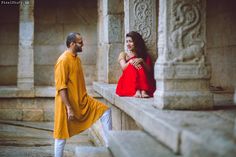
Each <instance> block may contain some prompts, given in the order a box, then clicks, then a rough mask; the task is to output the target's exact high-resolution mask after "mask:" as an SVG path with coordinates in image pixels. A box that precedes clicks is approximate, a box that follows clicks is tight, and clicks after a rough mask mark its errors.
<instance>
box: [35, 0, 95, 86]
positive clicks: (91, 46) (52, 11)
mask: <svg viewBox="0 0 236 157" xmlns="http://www.w3.org/2000/svg"><path fill="white" fill-rule="evenodd" d="M34 20H35V45H34V62H35V65H34V70H35V77H34V78H35V85H36V86H39V85H40V86H41V85H47V86H48V85H49V86H52V85H53V84H54V72H53V70H54V69H53V68H54V64H55V62H56V59H57V58H58V57H59V55H60V54H61V53H62V52H63V51H64V50H65V49H66V45H65V38H66V36H67V34H68V33H69V32H79V33H81V35H82V36H83V40H84V48H83V53H82V54H80V55H79V56H80V57H81V59H82V63H83V68H84V74H85V77H86V79H85V81H86V83H87V84H91V83H92V81H93V80H95V79H96V72H95V71H96V51H97V2H96V1H82V0H79V1H75V0H70V1H66V0H60V1H56V0H51V1H47V0H35V19H34Z"/></svg>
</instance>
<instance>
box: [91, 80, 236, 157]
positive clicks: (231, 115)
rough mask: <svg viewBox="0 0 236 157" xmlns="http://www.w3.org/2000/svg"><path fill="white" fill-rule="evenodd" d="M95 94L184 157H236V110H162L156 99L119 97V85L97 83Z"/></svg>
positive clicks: (216, 108) (233, 107)
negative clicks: (157, 107) (156, 103)
mask: <svg viewBox="0 0 236 157" xmlns="http://www.w3.org/2000/svg"><path fill="white" fill-rule="evenodd" d="M94 88H95V91H97V92H98V93H99V94H101V95H102V96H103V97H104V98H105V99H106V100H107V101H108V102H109V103H110V104H112V105H113V106H115V107H116V108H119V109H120V110H121V111H122V112H124V113H125V114H127V115H129V116H130V117H131V118H133V119H134V120H135V121H136V123H138V124H139V125H140V126H141V127H142V128H143V129H144V130H145V131H146V132H147V133H148V134H150V135H151V136H152V137H153V138H155V139H156V140H157V141H160V142H161V143H163V144H164V145H165V146H167V147H169V148H170V149H171V150H172V151H173V152H175V153H180V154H182V155H183V156H193V155H194V156H196V157H198V156H199V157H202V156H205V157H207V156H217V157H221V156H227V157H234V156H235V154H236V143H235V141H234V121H235V118H236V106H228V107H226V106H223V107H215V109H214V110H209V111H175V110H159V109H156V108H154V107H153V104H154V100H153V98H149V99H140V98H132V97H119V96H117V95H116V94H115V88H116V86H115V85H109V84H106V83H98V82H97V83H94Z"/></svg>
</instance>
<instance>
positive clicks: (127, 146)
mask: <svg viewBox="0 0 236 157" xmlns="http://www.w3.org/2000/svg"><path fill="white" fill-rule="evenodd" d="M109 148H110V150H111V152H112V154H113V156H114V157H121V156H122V157H123V156H124V157H154V156H163V157H164V156H168V157H172V156H176V155H174V154H173V153H172V152H171V151H170V150H169V149H168V148H166V147H164V146H163V145H162V144H160V143H158V142H157V141H155V140H154V139H153V138H151V137H150V136H148V135H147V134H146V133H144V132H141V131H122V132H121V131H111V133H110V136H109Z"/></svg>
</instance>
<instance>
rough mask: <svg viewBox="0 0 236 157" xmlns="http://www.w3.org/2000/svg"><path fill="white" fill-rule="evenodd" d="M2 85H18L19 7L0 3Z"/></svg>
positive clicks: (0, 78) (0, 69)
mask: <svg viewBox="0 0 236 157" xmlns="http://www.w3.org/2000/svg"><path fill="white" fill-rule="evenodd" d="M0 19H1V20H0V34H1V35H0V71H1V72H0V85H16V82H17V81H16V80H17V59H18V40H19V37H18V34H19V28H18V27H19V8H18V6H17V5H10V6H9V5H0Z"/></svg>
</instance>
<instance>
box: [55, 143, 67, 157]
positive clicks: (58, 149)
mask: <svg viewBox="0 0 236 157" xmlns="http://www.w3.org/2000/svg"><path fill="white" fill-rule="evenodd" d="M65 144H66V140H65V139H55V145H54V155H55V157H63V152H64V147H65Z"/></svg>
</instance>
